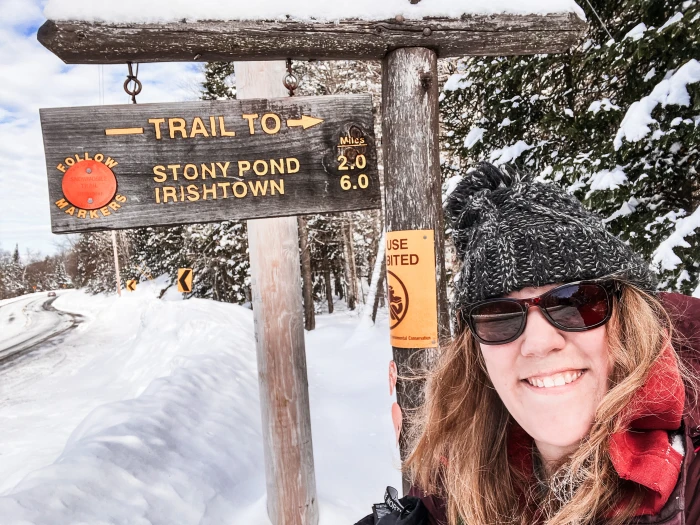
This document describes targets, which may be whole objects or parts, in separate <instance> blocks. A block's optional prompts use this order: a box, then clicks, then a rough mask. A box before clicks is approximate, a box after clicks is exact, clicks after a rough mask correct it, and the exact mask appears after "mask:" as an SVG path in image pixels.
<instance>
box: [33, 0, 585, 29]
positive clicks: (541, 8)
mask: <svg viewBox="0 0 700 525" xmlns="http://www.w3.org/2000/svg"><path fill="white" fill-rule="evenodd" d="M499 13H509V14H519V15H525V14H543V15H544V14H551V13H576V14H577V15H578V16H579V17H580V18H582V19H585V14H584V12H583V10H582V9H581V8H580V7H579V6H578V5H577V4H576V2H574V1H573V0H529V1H527V2H523V1H521V0H423V1H422V2H420V3H418V4H411V3H409V2H408V0H383V1H381V2H377V1H376V0H355V1H354V2H327V1H325V0H295V1H294V2H287V1H285V0H257V1H256V2H249V1H243V0H232V1H231V0H229V1H225V0H199V1H197V2H192V1H189V0H149V1H148V2H143V1H142V0H121V1H119V2H96V1H94V0H49V1H48V3H47V5H46V7H45V8H44V15H45V16H46V18H48V19H50V20H84V21H90V22H115V23H126V22H151V23H155V22H177V21H180V20H182V19H187V20H190V21H194V20H273V19H274V20H285V19H287V18H288V17H289V18H291V19H294V20H303V21H311V20H315V21H337V20H341V19H352V18H355V19H357V18H359V19H363V20H387V19H391V18H394V17H395V16H397V15H403V16H404V17H405V18H406V19H414V20H416V19H418V20H419V19H422V18H424V17H450V18H459V17H460V16H462V15H463V14H485V15H491V14H499Z"/></svg>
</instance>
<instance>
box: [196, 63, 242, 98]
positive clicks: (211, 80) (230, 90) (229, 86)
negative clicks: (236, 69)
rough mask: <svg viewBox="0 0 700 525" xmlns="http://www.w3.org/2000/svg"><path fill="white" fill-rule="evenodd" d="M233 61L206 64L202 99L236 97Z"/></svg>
mask: <svg viewBox="0 0 700 525" xmlns="http://www.w3.org/2000/svg"><path fill="white" fill-rule="evenodd" d="M234 78H235V77H234V75H233V62H207V65H206V66H204V82H203V83H202V100H226V99H232V98H236V83H235V80H234Z"/></svg>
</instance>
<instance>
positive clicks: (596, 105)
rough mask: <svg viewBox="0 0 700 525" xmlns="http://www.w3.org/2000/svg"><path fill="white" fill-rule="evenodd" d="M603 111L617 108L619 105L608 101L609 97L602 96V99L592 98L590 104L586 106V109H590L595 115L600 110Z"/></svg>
mask: <svg viewBox="0 0 700 525" xmlns="http://www.w3.org/2000/svg"><path fill="white" fill-rule="evenodd" d="M601 109H602V110H603V111H611V110H613V109H614V110H619V109H620V106H617V105H615V104H613V103H612V102H610V99H609V98H604V99H603V100H594V101H593V102H591V105H590V106H588V111H592V112H593V114H594V115H596V114H597V113H598V112H599V111H600V110H601Z"/></svg>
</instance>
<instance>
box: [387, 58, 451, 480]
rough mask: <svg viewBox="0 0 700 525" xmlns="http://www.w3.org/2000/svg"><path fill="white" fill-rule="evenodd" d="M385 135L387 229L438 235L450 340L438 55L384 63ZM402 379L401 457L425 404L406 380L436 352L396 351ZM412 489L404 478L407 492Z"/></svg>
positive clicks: (441, 308) (444, 335) (443, 331)
mask: <svg viewBox="0 0 700 525" xmlns="http://www.w3.org/2000/svg"><path fill="white" fill-rule="evenodd" d="M382 113H383V116H384V121H383V127H382V133H383V147H384V159H385V161H384V163H385V171H384V186H385V214H386V215H385V216H386V229H387V232H390V231H403V230H428V229H432V230H434V232H435V259H436V261H435V272H436V276H435V278H436V290H435V293H436V296H437V310H438V312H437V315H438V333H439V336H440V340H441V341H445V340H447V339H448V338H449V336H450V323H449V312H448V305H447V291H446V286H445V247H444V228H443V222H444V219H443V213H442V200H441V180H440V155H439V145H438V133H439V131H438V86H437V55H436V53H435V52H434V51H432V50H430V49H425V48H406V49H397V50H396V51H392V52H391V53H390V54H389V55H388V56H387V57H386V59H384V62H383V65H382ZM393 355H394V362H395V363H396V366H397V368H398V373H399V380H398V382H397V385H396V397H397V402H398V404H399V406H400V407H401V409H402V412H403V430H402V432H401V436H400V439H399V445H400V449H401V458H402V459H405V458H406V457H407V454H408V452H409V450H408V443H407V441H406V436H407V434H408V429H409V425H410V422H409V420H408V418H407V415H408V414H409V413H411V412H412V411H414V410H415V409H416V408H417V407H419V406H420V405H421V404H422V399H423V384H422V382H420V381H415V380H407V378H411V377H412V376H413V375H414V372H415V371H420V370H424V369H425V368H426V367H428V366H429V364H430V363H431V362H432V360H433V359H434V358H435V357H436V355H437V351H436V349H435V348H427V349H417V350H411V349H405V348H396V347H394V348H393ZM407 490H408V487H407V480H406V479H404V492H406V491H407Z"/></svg>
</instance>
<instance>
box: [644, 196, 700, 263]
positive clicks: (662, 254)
mask: <svg viewBox="0 0 700 525" xmlns="http://www.w3.org/2000/svg"><path fill="white" fill-rule="evenodd" d="M675 223H676V226H675V228H674V230H673V233H671V235H670V236H669V237H668V238H666V239H665V240H664V241H663V242H662V243H661V244H659V247H658V248H656V250H654V253H653V255H652V259H651V262H652V265H653V266H658V267H660V268H661V270H675V269H676V268H677V267H678V265H679V264H681V263H682V261H681V259H680V257H678V256H677V255H676V254H675V253H674V251H673V249H674V248H676V247H683V248H690V244H689V243H688V241H686V240H685V238H686V237H688V236H690V235H693V234H694V233H695V230H696V229H698V228H700V207H699V208H697V209H696V210H695V211H694V212H693V213H692V214H691V215H689V216H688V217H683V218H679V219H677V220H676V221H675Z"/></svg>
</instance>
